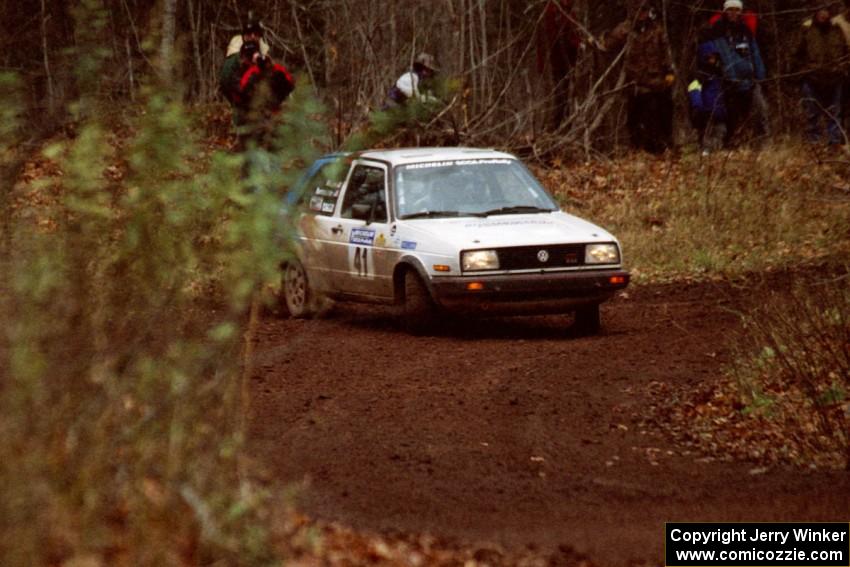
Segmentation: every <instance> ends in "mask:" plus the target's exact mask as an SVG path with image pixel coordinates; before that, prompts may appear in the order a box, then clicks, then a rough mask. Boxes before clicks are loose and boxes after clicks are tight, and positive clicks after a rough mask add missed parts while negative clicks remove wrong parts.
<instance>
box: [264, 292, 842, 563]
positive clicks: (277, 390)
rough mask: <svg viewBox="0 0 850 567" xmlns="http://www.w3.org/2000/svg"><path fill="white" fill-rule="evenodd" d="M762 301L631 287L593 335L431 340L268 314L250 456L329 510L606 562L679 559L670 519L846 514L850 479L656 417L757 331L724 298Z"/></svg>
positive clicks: (528, 322) (547, 330)
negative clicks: (666, 424) (653, 424)
mask: <svg viewBox="0 0 850 567" xmlns="http://www.w3.org/2000/svg"><path fill="white" fill-rule="evenodd" d="M767 285H773V284H767ZM753 293H754V292H753V291H752V290H748V289H738V288H733V287H731V286H728V285H725V284H722V285H721V284H699V285H692V286H689V287H685V288H681V287H679V288H676V287H670V286H658V287H642V288H632V289H630V290H629V292H628V297H627V298H622V297H620V298H617V299H616V300H615V301H613V302H611V303H610V304H607V305H606V306H604V307H603V324H604V325H605V330H604V332H603V333H602V334H601V335H599V336H596V337H574V336H570V334H569V333H567V332H566V331H565V327H566V325H567V322H568V318H566V317H537V318H523V319H497V320H487V321H465V322H455V323H454V324H453V325H452V326H451V327H449V328H446V329H445V330H444V331H443V332H441V333H439V334H438V335H437V336H431V337H410V336H407V335H405V334H404V333H402V332H401V331H400V330H398V328H397V327H396V326H395V324H394V323H393V320H392V318H391V315H390V313H389V312H388V311H385V310H380V309H373V308H366V307H342V308H337V310H336V311H335V312H334V313H333V314H332V316H330V317H329V318H325V319H321V320H314V321H296V320H278V319H274V318H272V317H269V318H267V319H265V320H264V321H263V324H262V328H261V333H260V337H259V344H258V346H257V358H256V361H257V363H256V370H255V375H254V376H253V392H252V395H253V411H254V415H253V420H252V433H251V449H252V452H253V454H254V455H255V456H256V457H257V459H258V460H260V461H261V462H263V463H264V464H265V465H266V466H267V467H268V469H269V471H271V474H273V475H274V476H275V477H276V478H277V479H279V480H284V481H291V482H295V483H304V484H303V486H304V491H303V493H302V497H301V506H302V508H303V509H304V510H305V511H306V512H307V513H309V514H311V515H314V516H316V517H318V518H321V519H328V520H337V521H340V522H344V523H346V524H348V525H350V526H352V527H354V528H357V529H367V530H377V531H395V530H401V531H405V532H408V531H409V532H417V533H421V532H428V533H431V534H434V535H436V536H439V537H442V538H448V539H449V540H453V541H458V542H462V543H471V544H476V545H480V544H483V543H485V542H492V543H495V544H498V545H501V546H505V547H507V548H509V549H510V548H514V549H516V548H528V547H531V548H533V549H536V550H539V551H540V553H543V554H547V555H548V554H552V556H553V557H554V558H557V557H575V555H576V554H580V555H585V556H587V557H589V558H590V559H591V560H593V561H594V562H597V563H600V564H605V565H625V564H634V563H660V562H662V561H663V559H662V550H663V534H664V522H665V521H792V520H793V521H805V520H811V521H824V520H832V521H847V520H848V519H850V517H848V510H850V475H847V474H844V473H840V472H823V471H800V470H794V469H771V470H769V471H767V472H766V473H763V471H754V470H753V469H754V465H752V464H748V463H740V462H739V463H720V462H716V461H715V462H705V460H704V459H702V458H701V456H700V455H695V454H688V452H687V451H686V450H685V448H683V447H679V446H677V445H676V444H675V443H674V442H672V441H670V440H668V439H667V438H665V437H664V436H663V435H662V434H661V433H660V432H658V431H654V430H646V429H642V427H641V425H640V424H641V422H642V420H643V418H644V417H645V415H646V412H647V407H648V406H649V405H650V404H652V403H654V402H655V401H657V400H655V399H654V398H653V395H654V394H653V392H656V391H658V388H657V386H658V384H666V385H668V386H669V389H670V391H672V392H674V395H676V394H675V393H677V392H678V393H679V394H682V393H685V392H687V391H688V390H689V389H690V388H692V387H693V386H694V385H697V384H699V383H701V382H705V381H711V380H716V379H717V378H718V373H719V371H720V368H721V366H722V364H723V363H724V362H726V361H728V360H729V357H730V356H731V349H730V347H731V345H732V343H733V341H735V340H736V337H737V336H739V333H740V325H739V323H738V318H737V316H736V315H734V314H733V313H732V312H731V311H730V310H728V309H726V308H728V307H734V306H736V305H738V303H739V302H742V301H747V300H748V299H747V298H749V297H752V296H753ZM756 293H757V292H756ZM656 395H657V394H656ZM753 473H762V474H753Z"/></svg>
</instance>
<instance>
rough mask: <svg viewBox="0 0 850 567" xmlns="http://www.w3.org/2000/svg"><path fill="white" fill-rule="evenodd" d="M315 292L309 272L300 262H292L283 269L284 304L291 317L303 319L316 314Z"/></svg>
mask: <svg viewBox="0 0 850 567" xmlns="http://www.w3.org/2000/svg"><path fill="white" fill-rule="evenodd" d="M313 303H314V298H313V290H312V289H310V282H309V280H308V279H307V272H306V271H305V270H304V266H303V265H302V264H301V262H299V261H298V260H292V261H291V262H288V263H287V264H286V267H285V268H284V269H283V304H284V306H285V307H286V311H287V312H288V313H289V315H290V316H291V317H295V318H296V319H302V318H305V317H310V316H311V315H313V313H314V309H313Z"/></svg>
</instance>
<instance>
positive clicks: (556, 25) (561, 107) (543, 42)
mask: <svg viewBox="0 0 850 567" xmlns="http://www.w3.org/2000/svg"><path fill="white" fill-rule="evenodd" d="M580 46H581V38H580V37H579V35H578V30H577V29H576V25H575V12H574V10H573V0H548V2H547V3H546V7H545V8H544V12H543V21H542V22H541V23H540V30H539V32H538V35H537V72H538V73H541V74H542V73H543V72H544V71H545V70H546V64H547V62H548V65H549V73H550V75H551V77H552V83H553V84H554V85H555V89H554V91H553V93H552V94H553V96H554V111H553V113H552V127H553V128H554V129H556V130H557V129H558V127H559V126H560V125H561V122H563V120H564V117H565V116H567V114H568V108H569V93H570V74H571V73H572V70H573V68H574V67H575V64H576V59H577V58H578V50H579V47H580Z"/></svg>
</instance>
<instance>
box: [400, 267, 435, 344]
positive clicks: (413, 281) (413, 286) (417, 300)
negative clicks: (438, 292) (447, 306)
mask: <svg viewBox="0 0 850 567" xmlns="http://www.w3.org/2000/svg"><path fill="white" fill-rule="evenodd" d="M436 318H437V313H436V306H435V305H434V302H433V300H432V299H431V294H430V293H428V288H426V287H425V284H424V283H423V282H422V279H421V278H420V277H419V275H418V274H416V273H415V272H413V271H407V272H406V273H405V274H404V303H403V304H402V309H401V322H402V326H403V327H404V329H405V330H406V331H407V332H408V333H410V334H412V335H421V334H425V333H428V332H429V331H431V330H432V329H433V327H434V324H435V323H436Z"/></svg>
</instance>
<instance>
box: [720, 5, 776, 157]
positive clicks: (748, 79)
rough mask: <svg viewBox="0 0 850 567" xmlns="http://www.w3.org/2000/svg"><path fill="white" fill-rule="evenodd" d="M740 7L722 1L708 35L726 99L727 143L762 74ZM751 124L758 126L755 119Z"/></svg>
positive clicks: (747, 112)
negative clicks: (718, 13)
mask: <svg viewBox="0 0 850 567" xmlns="http://www.w3.org/2000/svg"><path fill="white" fill-rule="evenodd" d="M743 7H744V5H743V2H741V0H726V1H725V2H724V3H723V17H722V18H720V19H719V20H718V21H717V22H716V23H715V24H714V25H713V26H712V29H711V38H712V39H713V41H714V47H715V49H717V53H718V54H719V56H720V63H721V66H722V70H723V93H724V96H725V102H726V136H725V140H724V141H725V143H726V145H727V146H728V145H730V144H731V142H732V140H733V138H734V137H735V136H736V135H737V134H738V133H739V131H740V130H741V129H742V128H743V127H744V126H746V124H747V122H748V121H749V120H750V118H751V116H752V113H753V100H754V94H755V91H756V86H757V85H758V84H759V83H760V82H761V81H764V79H765V76H766V71H765V67H764V62H763V61H762V58H761V52H760V51H759V46H758V42H756V38H755V36H754V35H753V32H752V31H751V30H750V28H749V27H747V25H746V24H745V23H744V22H743V20H742V19H741V12H742V10H743ZM755 126H756V127H759V121H758V120H756V121H755ZM763 133H764V132H759V134H763Z"/></svg>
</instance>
